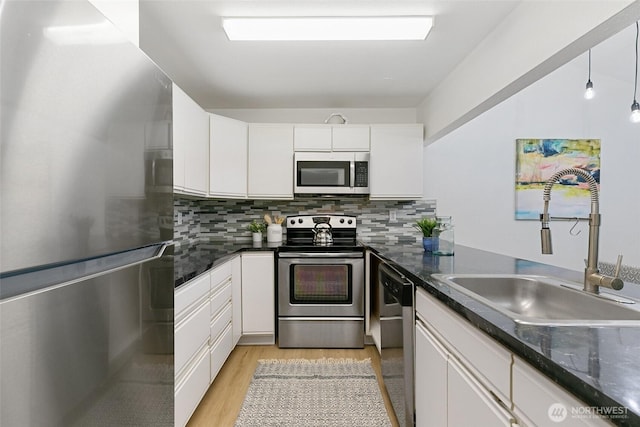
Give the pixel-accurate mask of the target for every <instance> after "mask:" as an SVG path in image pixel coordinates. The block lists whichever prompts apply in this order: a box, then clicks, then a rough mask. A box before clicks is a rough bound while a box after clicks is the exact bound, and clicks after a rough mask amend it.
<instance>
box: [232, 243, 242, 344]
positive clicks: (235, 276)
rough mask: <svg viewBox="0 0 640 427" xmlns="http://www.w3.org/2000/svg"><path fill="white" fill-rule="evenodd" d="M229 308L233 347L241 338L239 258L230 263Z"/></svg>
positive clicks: (240, 271) (240, 267)
mask: <svg viewBox="0 0 640 427" xmlns="http://www.w3.org/2000/svg"><path fill="white" fill-rule="evenodd" d="M231 306H232V310H233V314H232V318H231V324H232V325H233V345H234V346H235V345H236V344H237V343H238V340H240V337H241V336H242V261H241V260H240V257H239V256H238V257H235V258H234V259H233V260H232V261H231Z"/></svg>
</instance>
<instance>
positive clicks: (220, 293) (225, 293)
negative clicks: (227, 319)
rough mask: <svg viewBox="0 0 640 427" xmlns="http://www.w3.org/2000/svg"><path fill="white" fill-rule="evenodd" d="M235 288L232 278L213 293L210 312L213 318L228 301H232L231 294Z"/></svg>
mask: <svg viewBox="0 0 640 427" xmlns="http://www.w3.org/2000/svg"><path fill="white" fill-rule="evenodd" d="M232 292H233V290H232V288H231V280H229V281H228V282H226V284H225V286H223V287H222V288H221V289H218V290H217V292H215V293H214V294H213V295H211V300H210V303H209V307H210V308H209V313H210V314H211V318H213V317H215V316H216V315H217V314H218V313H219V312H220V310H221V309H222V307H224V306H225V304H227V303H228V302H230V301H231V294H232Z"/></svg>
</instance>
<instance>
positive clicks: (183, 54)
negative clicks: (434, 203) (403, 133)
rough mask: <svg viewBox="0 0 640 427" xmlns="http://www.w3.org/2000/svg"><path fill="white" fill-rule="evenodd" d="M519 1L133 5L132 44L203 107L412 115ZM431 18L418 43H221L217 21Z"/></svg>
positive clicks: (151, 0) (173, 1) (145, 1)
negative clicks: (136, 33) (400, 110)
mask: <svg viewBox="0 0 640 427" xmlns="http://www.w3.org/2000/svg"><path fill="white" fill-rule="evenodd" d="M518 3H520V0H498V1H495V0H444V1H443V0H440V1H432V0H422V1H418V0H394V1H390V0H280V1H272V0H252V1H251V0H247V1H245V0H195V1H185V0H168V1H163V0H140V46H141V47H142V48H143V49H144V50H145V51H146V52H147V53H148V55H149V56H150V57H151V58H152V59H154V60H155V61H156V63H157V64H158V65H159V66H160V67H162V68H163V69H164V71H165V72H166V73H167V74H168V75H169V77H170V78H171V79H172V80H174V81H175V82H176V83H177V84H178V85H179V86H180V87H181V88H182V89H183V90H185V91H186V92H187V93H188V94H189V95H190V96H191V97H192V98H193V99H194V100H196V102H198V103H199V104H200V105H201V106H202V107H203V108H205V109H217V108H338V107H342V108H350V107H352V108H358V107H371V108H373V107H391V108H393V107H416V106H417V105H418V104H419V103H420V102H421V101H422V100H423V99H424V98H425V97H426V96H427V94H428V93H429V91H430V90H431V89H432V88H434V87H435V86H436V85H437V84H438V83H439V82H440V81H441V80H442V79H443V78H444V77H445V76H446V75H447V74H448V73H449V72H450V71H451V70H452V69H453V68H454V67H455V66H456V65H457V64H458V63H459V62H460V61H461V60H462V59H463V58H464V57H465V56H466V55H467V54H468V53H469V52H470V51H472V50H473V49H474V48H475V47H476V46H477V44H478V43H479V42H480V41H481V40H482V39H483V38H484V37H485V36H486V35H487V34H488V33H489V32H490V31H491V30H492V29H493V28H494V27H495V26H496V25H497V23H498V22H500V21H502V20H503V19H504V18H505V17H506V16H507V15H508V14H509V13H510V12H511V11H512V10H513V8H514V7H516V6H517V5H518ZM376 14H377V15H406V14H426V15H434V16H435V23H434V28H433V29H432V31H431V33H430V34H429V36H428V37H427V39H426V40H425V41H418V42H416V41H409V42H399V41H396V42H230V41H229V40H227V38H226V36H225V34H224V32H223V30H222V26H221V21H220V17H221V16H249V15H258V16H262V15H267V16H287V15H303V16H304V15H324V16H329V15H347V16H348V15H376Z"/></svg>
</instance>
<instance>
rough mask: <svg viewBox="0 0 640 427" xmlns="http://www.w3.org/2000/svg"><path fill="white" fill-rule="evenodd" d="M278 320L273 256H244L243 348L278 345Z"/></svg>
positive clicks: (258, 253)
mask: <svg viewBox="0 0 640 427" xmlns="http://www.w3.org/2000/svg"><path fill="white" fill-rule="evenodd" d="M275 318H276V314H275V274H274V261H273V252H271V251H264V252H244V253H243V254H242V338H241V340H240V344H273V343H275Z"/></svg>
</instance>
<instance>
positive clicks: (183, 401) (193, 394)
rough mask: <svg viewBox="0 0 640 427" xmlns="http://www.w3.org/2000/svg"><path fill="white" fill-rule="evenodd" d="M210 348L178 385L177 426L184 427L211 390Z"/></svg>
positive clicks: (204, 351)
mask: <svg viewBox="0 0 640 427" xmlns="http://www.w3.org/2000/svg"><path fill="white" fill-rule="evenodd" d="M209 369H210V365H209V347H208V346H204V347H203V348H202V349H201V351H200V352H199V353H198V357H197V359H196V363H195V364H194V365H193V367H192V369H191V370H190V371H189V372H187V373H186V375H185V376H184V377H183V379H182V381H180V382H179V383H176V392H175V415H174V421H175V425H176V426H184V425H185V424H187V421H189V418H191V414H193V411H194V410H195V409H196V407H197V406H198V404H199V403H200V399H202V396H204V394H205V392H206V391H207V388H209V383H210V382H209V375H210V374H209Z"/></svg>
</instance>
